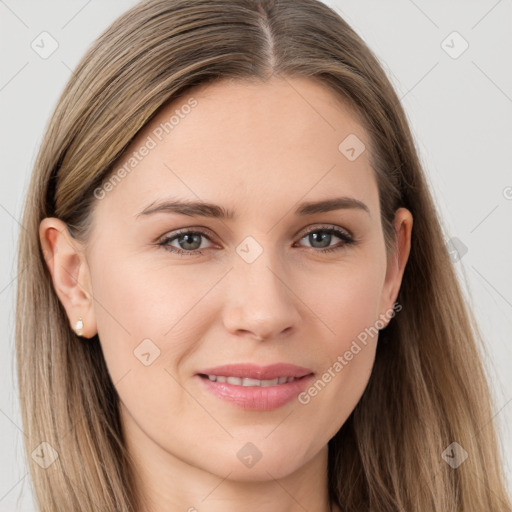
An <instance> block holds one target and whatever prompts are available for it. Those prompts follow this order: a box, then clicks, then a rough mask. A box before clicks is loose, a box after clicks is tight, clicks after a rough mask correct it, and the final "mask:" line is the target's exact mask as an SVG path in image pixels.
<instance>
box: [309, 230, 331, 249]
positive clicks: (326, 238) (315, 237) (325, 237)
mask: <svg viewBox="0 0 512 512" xmlns="http://www.w3.org/2000/svg"><path fill="white" fill-rule="evenodd" d="M310 237H313V240H314V241H315V242H317V241H318V239H319V238H320V239H321V240H320V241H321V242H325V241H327V243H325V244H323V245H321V246H320V247H328V246H329V244H330V241H331V234H330V233H322V234H319V233H312V234H311V235H310ZM309 243H311V239H310V241H309ZM311 245H312V246H313V247H315V245H314V244H313V243H311Z"/></svg>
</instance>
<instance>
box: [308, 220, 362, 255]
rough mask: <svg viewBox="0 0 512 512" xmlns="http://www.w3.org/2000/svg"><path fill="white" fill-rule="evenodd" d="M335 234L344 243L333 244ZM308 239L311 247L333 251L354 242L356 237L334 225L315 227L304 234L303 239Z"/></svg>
mask: <svg viewBox="0 0 512 512" xmlns="http://www.w3.org/2000/svg"><path fill="white" fill-rule="evenodd" d="M333 236H334V237H335V238H339V239H340V240H342V242H343V243H341V244H338V245H335V246H331V245H330V243H331V242H332V239H333ZM304 239H307V241H308V242H309V243H310V247H312V248H313V249H319V251H317V252H331V251H337V250H339V249H343V248H344V247H345V246H346V245H350V244H354V243H355V240H354V238H353V237H352V236H351V235H350V234H349V233H348V232H346V231H344V230H341V229H339V228H335V227H332V226H329V227H320V228H319V227H315V228H314V229H311V230H309V231H308V232H307V233H306V234H305V235H303V236H302V238H301V240H304Z"/></svg>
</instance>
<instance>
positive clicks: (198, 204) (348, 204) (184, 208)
mask: <svg viewBox="0 0 512 512" xmlns="http://www.w3.org/2000/svg"><path fill="white" fill-rule="evenodd" d="M342 209H357V210H362V211H365V212H366V213H368V215H370V210H369V208H368V206H366V204H365V203H363V202H361V201H359V200H358V199H355V198H353V197H336V198H333V199H326V200H323V201H311V202H306V203H302V204H301V205H300V206H299V207H298V208H297V209H296V210H295V212H294V213H295V215H297V216H307V215H314V214H315V213H325V212H330V211H332V210H342ZM157 212H166V213H178V214H181V215H189V216H191V217H211V218H214V219H233V218H234V217H235V213H234V212H233V211H232V210H226V209H225V208H223V207H222V206H218V205H216V204H212V203H205V202H202V201H183V200H165V201H161V202H155V201H153V202H152V203H151V204H150V205H149V206H147V207H146V208H144V210H142V211H141V212H140V213H138V214H137V215H136V218H138V217H141V216H146V215H151V214H152V213H157Z"/></svg>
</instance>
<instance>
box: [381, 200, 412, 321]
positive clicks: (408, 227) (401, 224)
mask: <svg viewBox="0 0 512 512" xmlns="http://www.w3.org/2000/svg"><path fill="white" fill-rule="evenodd" d="M412 225H413V217H412V214H411V212H410V211H409V210H408V209H407V208H399V209H398V210H397V211H396V212H395V220H394V226H395V246H394V248H393V250H392V251H391V254H390V256H389V259H388V262H387V269H386V279H385V282H384V287H383V290H382V297H381V308H380V313H381V318H382V316H384V317H385V318H386V325H387V323H389V320H390V318H389V313H388V314H387V315H386V311H388V312H389V310H392V311H393V304H394V303H395V301H396V298H397V297H398V292H399V291H400V285H401V284H402V277H403V275H404V271H405V266H406V264H407V260H408V259H409V253H410V250H411V233H412Z"/></svg>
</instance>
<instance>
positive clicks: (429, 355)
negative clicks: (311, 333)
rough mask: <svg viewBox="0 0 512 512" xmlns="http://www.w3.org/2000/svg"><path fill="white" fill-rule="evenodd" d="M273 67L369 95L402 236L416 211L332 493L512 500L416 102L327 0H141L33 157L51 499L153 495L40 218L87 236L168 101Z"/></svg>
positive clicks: (115, 501)
mask: <svg viewBox="0 0 512 512" xmlns="http://www.w3.org/2000/svg"><path fill="white" fill-rule="evenodd" d="M270 76H278V77H282V78H283V79H286V78H291V77H294V76H301V77H311V78H312V79H315V80H317V81H319V82H322V83H323V84H325V85H326V86H328V87H329V88H330V89H331V90H332V91H333V92H334V94H336V95H338V96H339V97H340V98H343V99H344V100H345V101H347V102H349V103H350V105H352V106H353V107H354V108H355V111H356V112H357V113H358V115H359V116H360V119H361V122H362V123H363V124H364V126H365V128H366V130H367V131H368V134H369V136H370V137H371V142H372V144H371V148H372V149H371V153H372V167H373V169H374V172H375V176H376V179H377V182H378V188H379V194H380V208H381V213H382V226H383V230H384V233H385V240H386V247H387V249H389V248H391V247H392V244H393V240H394V238H393V223H392V222H393V217H394V212H395V211H396V209H397V208H398V207H400V206H403V207H406V208H408V209H409V210H410V211H411V213H412V215H413V217H414V229H413V233H412V247H411V252H410V256H409V261H408V264H407V267H406V270H405V274H404V278H403V282H402V286H401V289H400V293H399V296H398V302H399V303H400V304H401V305H402V311H401V313H400V314H398V315H397V316H396V318H393V319H392V320H391V322H390V324H389V325H388V327H387V328H385V329H383V330H382V331H381V333H380V337H379V343H378V348H377V354H376V359H375V365H374V369H373V373H372V375H371V377H370V381H369V383H368V386H367V388H366V390H365V392H364V394H363V396H362V398H361V400H360V402H359V403H358V405H357V406H356V408H355V410H354V411H353V413H352V414H351V415H350V417H349V418H348V420H347V421H346V423H345V424H344V425H343V426H342V428H341V429H340V430H339V432H338V433H337V434H336V435H335V436H334V437H333V438H332V439H331V440H330V442H329V464H328V477H329V489H330V494H331V498H332V499H333V500H334V501H335V502H336V503H338V505H339V506H340V508H341V509H342V510H343V511H354V512H355V511H357V512H362V511H369V510H372V511H379V512H386V511H406V510H407V511H411V510H415V511H421V512H428V511H430V512H434V511H443V512H452V511H453V512H455V511H461V510H464V512H472V511H475V512H476V511H478V512H482V511H493V512H495V511H498V510H510V507H511V505H510V501H509V497H508V496H507V491H506V487H505V481H504V476H503V473H502V465H501V464H502V462H501V460H500V454H499V450H498V439H497V436H496V433H495V427H494V425H493V423H492V421H491V418H492V407H491V394H490V390H489V388H488V384H487V377H486V375H485V372H484V369H483V366H482V362H481V355H480V349H481V346H480V344H481V336H480V334H479V332H478V329H477V326H476V322H475V319H474V317H473V315H472V314H471V311H470V310H469V308H468V306H467V305H466V303H465V301H464V298H463V294H462V293H461V289H460V287H459V286H460V285H459V283H458V281H457V279H456V275H455V272H454V268H453V264H452V262H451V260H450V257H449V254H448V251H447V249H446V247H445V244H444V241H443V231H442V227H441V224H440V221H439V217H438V214H437V212H436V209H435V206H434V203H433V200H432V196H431V193H430V192H429V190H428V187H427V184H426V179H425V176H424V174H423V171H422V169H421V165H420V162H419V159H418V156H417V152H416V149H415V145H414V141H413V139H412V135H411V132H410V129H409V126H408V123H407V121H406V116H405V114H404V111H403V109H402V106H401V105H400V101H399V99H398V97H397V95H396V93H395V91H394V90H393V87H392V86H391V84H390V82H389V80H388V78H387V77H386V75H385V73H384V71H383V70H382V68H381V66H380V65H379V63H378V61H377V59H376V58H375V56H374V54H373V53H372V52H371V50H370V49H369V48H368V47H367V46H366V45H365V43H364V42H363V41H362V40H361V38H360V37H359V36H358V35H357V34H356V33H355V32H354V31H353V30H352V29H351V28H350V27H349V26H348V25H347V23H346V22H345V21H344V20H343V19H342V18H340V16H339V15H338V14H337V13H336V12H335V11H334V10H332V9H331V8H329V7H327V6H326V5H324V4H322V3H320V2H318V1H316V0H279V1H272V0H262V1H258V0H216V1H215V2H211V1H209V0H147V1H143V2H141V3H139V4H137V5H136V6H134V7H133V8H132V9H130V10H129V11H128V12H126V13H125V14H124V15H122V16H121V17H120V18H118V19H117V20H116V21H115V22H114V23H113V24H112V25H111V26H110V27H109V28H108V29H107V30H106V31H105V32H104V33H103V34H102V35H101V36H100V37H99V38H98V39H97V40H96V41H95V42H94V43H93V45H92V46H91V47H90V48H89V50H88V51H87V53H86V54H85V55H84V57H83V58H82V60H81V61H80V63H79V64H78V66H77V68H76V70H75V71H74V73H73V75H72V76H71V78H70V80H69V82H68V84H67V86H66V88H65V90H64V91H63V93H62V96H61V97H60V99H59V102H58V104H57V107H56V109H55V112H54V114H53V116H52V118H51V120H50V122H49V124H48V126H47V129H46V133H45V137H44V140H43V142H42V144H41V148H40V151H39V153H38V156H37V159H36V162H35V167H34V171H33V175H32V178H31V182H30V187H29V191H28V194H27V200H26V205H25V210H24V216H23V222H22V224H23V226H24V227H25V229H24V230H22V231H21V234H20V245H19V260H18V266H19V269H20V270H21V269H23V272H20V273H19V277H18V289H17V314H16V356H17V371H18V382H19V387H20V401H21V405H22V417H23V424H24V428H25V433H26V438H25V445H26V452H27V456H28V460H29V461H30V471H31V476H32V481H33V484H34V491H35V498H36V500H37V503H38V505H39V507H40V510H41V511H42V512H61V511H62V512H69V511H71V510H80V511H81V512H86V511H91V512H93V511H94V512H100V511H109V512H110V511H112V510H116V511H121V512H128V511H137V512H140V508H139V507H140V503H138V502H137V497H136V495H135V494H136V493H135V491H134V486H133V482H134V478H133V467H132V464H131V460H130V456H129V454H128V453H127V450H126V447H125V445H124V441H123V435H122V431H121V425H120V419H119V414H118V395H117V392H116V389H115V386H114V384H113V382H112V381H111V379H110V376H109V373H108V371H107V368H106V365H105V362H104V359H103V356H102V352H101V347H100V343H99V340H98V337H97V336H96V337H95V338H93V339H92V340H89V341H88V343H81V342H80V341H79V339H78V338H77V337H76V334H75V333H74V332H73V331H72V329H71V328H70V326H69V321H68V319H67V316H66V313H65V310H64V308H63V307H62V305H61V303H60V302H59V300H58V297H57V295H56V293H55V290H54V288H53V285H52V279H51V275H50V273H49V271H48V268H47V266H46V263H45V257H44V255H43V253H42V251H41V246H40V242H39V238H38V229H39V224H40V222H41V220H42V219H43V218H45V217H58V218H60V219H62V220H63V221H64V222H66V223H67V225H68V226H69V230H70V233H71V234H72V235H73V236H75V237H76V238H77V239H80V240H84V241H86V240H87V237H88V234H89V231H88V230H89V228H90V226H91V224H90V218H91V216H90V214H91V211H92V208H93V207H94V203H95V197H94V194H93V191H94V190H95V189H96V188H97V187H98V186H99V185H100V184H101V183H102V182H103V181H104V180H105V179H106V178H107V177H108V176H109V173H111V172H112V170H113V168H114V166H115V164H116V161H117V160H118V159H119V157H120V156H121V155H122V154H123V151H124V149H126V147H127V146H128V144H129V143H130V142H131V141H132V140H133V138H134V137H135V135H136V134H137V133H138V132H139V130H141V128H143V127H144V126H145V125H146V124H147V123H148V122H149V121H150V120H151V119H152V118H153V117H154V116H155V114H156V113H157V111H158V109H159V108H160V107H161V106H162V105H164V104H165V103H166V102H168V101H172V100H175V99H176V98H178V97H180V96H182V95H184V94H186V93H188V92H189V91H190V90H191V89H192V87H194V86H196V85H205V84H208V83H211V82H214V81H216V80H221V79H226V78H228V79H240V80H263V81H264V80H266V79H268V78H269V77H270ZM340 142H341V141H340ZM43 441H44V442H46V443H48V444H49V445H50V446H51V447H52V449H53V450H54V451H55V453H57V454H58V458H57V459H56V460H55V462H54V463H53V464H52V465H51V466H49V467H48V468H46V469H43V468H42V467H40V466H39V465H37V464H35V463H34V462H33V461H32V459H31V457H30V454H31V453H32V451H33V450H34V449H35V448H36V447H37V446H38V445H39V444H40V443H41V442H43ZM452 442H457V443H458V444H459V445H461V446H462V447H463V449H464V450H465V451H466V452H467V453H468V454H469V456H468V458H467V459H466V460H465V461H464V462H463V463H462V464H461V465H460V466H459V467H458V468H456V469H454V468H452V467H451V466H450V465H449V464H447V463H446V462H445V461H444V460H443V458H442V452H443V451H444V450H445V449H446V448H447V447H448V446H449V445H450V444H451V443H452ZM44 447H45V449H47V448H48V446H47V445H44ZM52 453H53V452H52Z"/></svg>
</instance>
